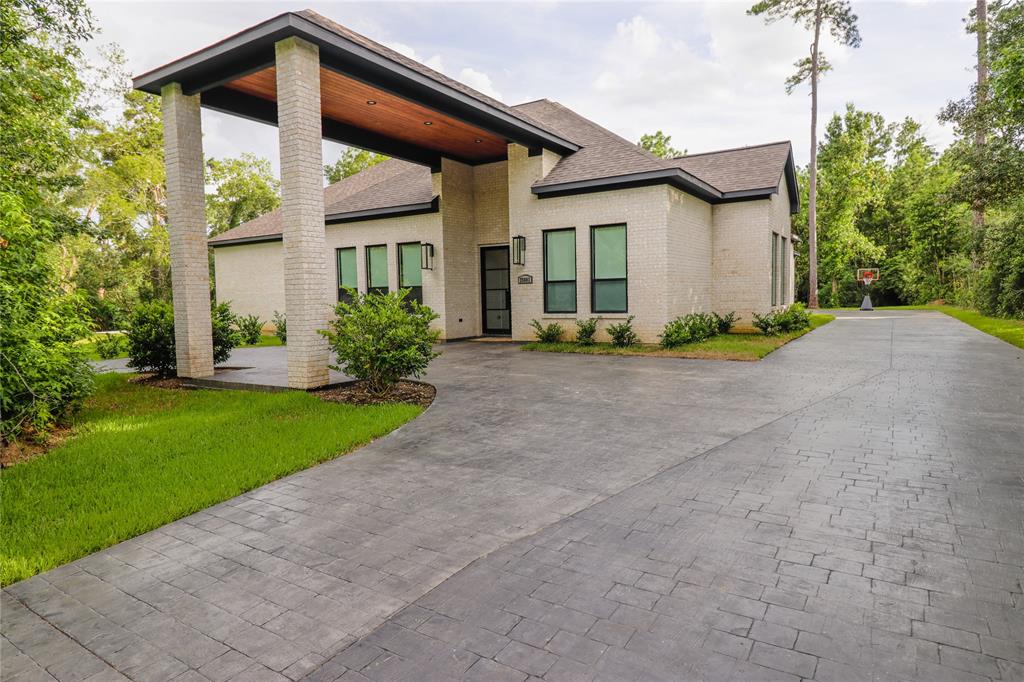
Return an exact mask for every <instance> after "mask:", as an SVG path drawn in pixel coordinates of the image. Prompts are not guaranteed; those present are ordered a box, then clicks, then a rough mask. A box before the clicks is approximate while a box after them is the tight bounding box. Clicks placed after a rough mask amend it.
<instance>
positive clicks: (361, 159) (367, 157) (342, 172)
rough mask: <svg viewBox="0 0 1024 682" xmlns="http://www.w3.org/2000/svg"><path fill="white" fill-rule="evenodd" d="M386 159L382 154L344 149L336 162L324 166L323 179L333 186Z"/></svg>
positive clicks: (352, 148)
mask: <svg viewBox="0 0 1024 682" xmlns="http://www.w3.org/2000/svg"><path fill="white" fill-rule="evenodd" d="M387 159H388V157H386V156H384V155H383V154H377V153H376V152H371V151H367V150H365V149H356V148H355V147H346V148H345V151H343V152H342V153H341V156H340V157H339V158H338V160H337V161H335V162H334V163H331V164H327V165H326V166H324V177H325V178H327V182H328V183H330V184H332V185H333V184H334V183H336V182H338V181H340V180H343V179H344V178H347V177H349V176H350V175H355V174H356V173H359V172H362V171H364V170H366V169H367V168H370V167H372V166H376V165H377V164H378V163H380V162H381V161H386V160H387Z"/></svg>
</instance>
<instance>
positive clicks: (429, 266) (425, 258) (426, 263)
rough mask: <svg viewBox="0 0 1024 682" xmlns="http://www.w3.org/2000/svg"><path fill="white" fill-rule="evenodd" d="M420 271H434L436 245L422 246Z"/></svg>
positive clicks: (425, 244)
mask: <svg viewBox="0 0 1024 682" xmlns="http://www.w3.org/2000/svg"><path fill="white" fill-rule="evenodd" d="M420 269H422V270H433V269H434V245H433V244H427V243H424V244H420Z"/></svg>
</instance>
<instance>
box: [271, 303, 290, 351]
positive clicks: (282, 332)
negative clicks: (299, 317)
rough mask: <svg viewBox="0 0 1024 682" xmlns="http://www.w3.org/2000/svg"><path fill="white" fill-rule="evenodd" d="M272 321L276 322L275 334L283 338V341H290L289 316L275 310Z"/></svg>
mask: <svg viewBox="0 0 1024 682" xmlns="http://www.w3.org/2000/svg"><path fill="white" fill-rule="evenodd" d="M271 321H272V322H273V324H274V336H276V337H277V338H279V339H281V343H288V318H286V317H285V314H284V313H279V312H277V311H276V310H275V311H274V318H273V320H271Z"/></svg>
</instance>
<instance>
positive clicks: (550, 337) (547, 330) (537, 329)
mask: <svg viewBox="0 0 1024 682" xmlns="http://www.w3.org/2000/svg"><path fill="white" fill-rule="evenodd" d="M530 326H531V327H533V329H534V332H533V333H534V336H536V337H537V341H539V342H540V343H554V342H555V341H558V340H559V339H561V338H562V334H564V333H565V330H564V329H562V325H560V324H558V323H557V322H552V323H551V324H549V325H547V326H545V325H542V324H541V323H540V322H538V321H537V320H530Z"/></svg>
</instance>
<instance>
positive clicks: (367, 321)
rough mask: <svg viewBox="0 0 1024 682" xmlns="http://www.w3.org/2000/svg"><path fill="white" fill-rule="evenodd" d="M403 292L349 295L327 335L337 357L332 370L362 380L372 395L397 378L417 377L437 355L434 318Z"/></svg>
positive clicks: (421, 305) (434, 316)
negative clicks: (350, 296)
mask: <svg viewBox="0 0 1024 682" xmlns="http://www.w3.org/2000/svg"><path fill="white" fill-rule="evenodd" d="M408 295H409V290H408V289H401V290H399V291H390V292H388V293H386V294H360V293H358V292H353V296H352V299H351V300H350V301H340V302H339V303H338V305H337V307H336V308H335V313H336V315H337V317H336V318H335V319H334V320H332V321H331V322H330V324H329V329H327V330H322V331H321V332H320V333H321V334H323V335H324V336H326V337H327V340H328V342H329V343H330V345H331V348H332V349H333V350H334V352H335V354H336V355H337V357H338V365H337V366H333V365H332V368H333V369H336V370H338V371H339V372H344V373H345V374H347V375H348V376H350V377H354V378H356V379H362V380H364V381H366V383H367V385H368V388H369V390H370V392H371V393H374V394H376V395H384V394H386V393H387V392H388V390H389V389H390V388H391V387H392V386H393V385H394V384H395V383H396V382H398V380H400V379H403V378H405V377H408V376H412V377H417V378H418V377H419V376H420V375H422V374H423V372H424V371H426V369H427V365H428V364H429V363H430V361H431V360H433V359H434V358H436V357H437V356H438V355H439V353H435V352H434V344H435V343H437V340H438V338H439V336H440V332H438V331H437V330H433V329H431V328H430V323H431V322H432V321H433V320H436V319H437V318H438V314H437V313H435V312H434V311H433V310H431V309H430V308H428V307H427V306H425V305H423V304H421V303H419V302H418V301H414V300H411V299H410V300H407V299H406V297H407V296H408Z"/></svg>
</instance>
